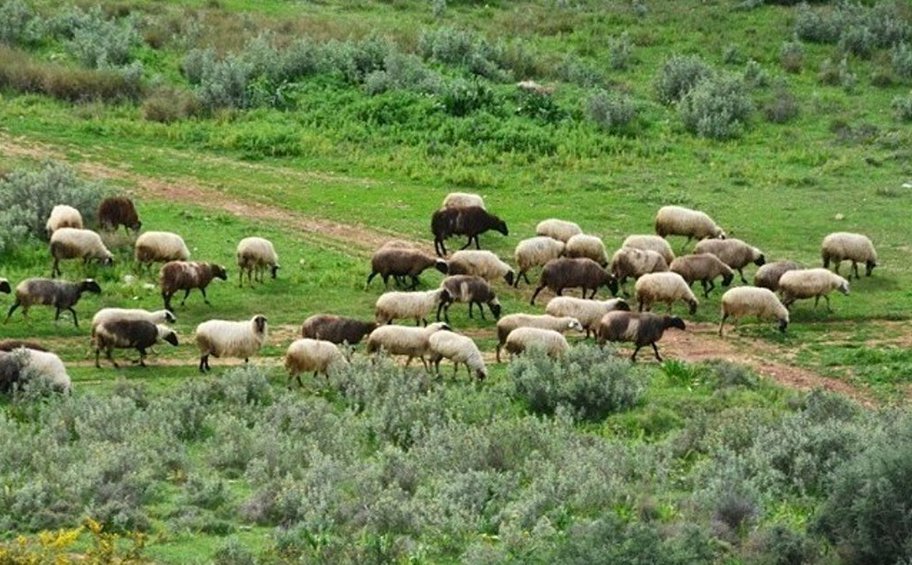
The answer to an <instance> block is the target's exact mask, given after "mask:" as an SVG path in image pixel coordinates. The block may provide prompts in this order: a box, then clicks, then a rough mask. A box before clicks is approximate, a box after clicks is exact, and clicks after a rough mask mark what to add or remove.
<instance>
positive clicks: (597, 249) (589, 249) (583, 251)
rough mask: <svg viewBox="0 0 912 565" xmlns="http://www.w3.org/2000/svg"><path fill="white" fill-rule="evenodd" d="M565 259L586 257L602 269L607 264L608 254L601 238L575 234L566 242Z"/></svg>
mask: <svg viewBox="0 0 912 565" xmlns="http://www.w3.org/2000/svg"><path fill="white" fill-rule="evenodd" d="M564 255H565V256H567V257H587V258H589V259H592V260H593V261H595V262H596V263H598V264H599V265H601V266H602V267H604V266H606V265H607V264H608V252H607V251H605V244H604V243H602V240H601V238H599V237H596V236H594V235H586V234H582V233H580V234H577V235H574V236H573V237H571V238H570V239H568V240H567V248H566V249H565V250H564Z"/></svg>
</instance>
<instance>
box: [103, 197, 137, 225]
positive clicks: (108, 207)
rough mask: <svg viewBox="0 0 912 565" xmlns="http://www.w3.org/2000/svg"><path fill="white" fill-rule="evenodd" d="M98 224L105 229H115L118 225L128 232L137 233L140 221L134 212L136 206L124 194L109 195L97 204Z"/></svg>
mask: <svg viewBox="0 0 912 565" xmlns="http://www.w3.org/2000/svg"><path fill="white" fill-rule="evenodd" d="M98 225H99V226H101V229H103V230H105V231H117V228H119V227H120V226H123V227H124V230H126V231H127V232H128V233H129V231H130V230H133V231H134V232H137V233H139V230H140V229H141V228H142V222H140V221H139V214H137V213H136V206H134V205H133V201H132V200H130V199H129V198H127V197H126V196H109V197H108V198H105V199H104V200H102V201H101V204H99V205H98Z"/></svg>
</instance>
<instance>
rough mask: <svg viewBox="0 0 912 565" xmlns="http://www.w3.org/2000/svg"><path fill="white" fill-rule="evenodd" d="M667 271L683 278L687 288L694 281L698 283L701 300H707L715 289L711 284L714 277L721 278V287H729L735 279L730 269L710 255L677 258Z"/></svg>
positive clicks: (713, 284)
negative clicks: (701, 291) (700, 289)
mask: <svg viewBox="0 0 912 565" xmlns="http://www.w3.org/2000/svg"><path fill="white" fill-rule="evenodd" d="M668 269H669V270H670V271H671V272H673V273H677V274H679V275H681V276H682V277H684V281H685V282H687V286H690V285H692V284H693V283H694V281H700V284H701V285H703V298H709V292H710V291H711V290H713V289H714V288H716V285H715V283H714V282H713V279H715V278H716V277H722V286H723V287H727V286H729V285H731V282H732V280H733V279H734V278H735V272H734V271H732V269H731V267H729V266H728V265H726V264H725V263H723V262H722V260H721V259H719V258H718V257H716V256H715V255H713V254H712V253H702V254H700V255H684V256H682V257H678V258H677V259H675V260H674V261H672V262H671V265H669V266H668Z"/></svg>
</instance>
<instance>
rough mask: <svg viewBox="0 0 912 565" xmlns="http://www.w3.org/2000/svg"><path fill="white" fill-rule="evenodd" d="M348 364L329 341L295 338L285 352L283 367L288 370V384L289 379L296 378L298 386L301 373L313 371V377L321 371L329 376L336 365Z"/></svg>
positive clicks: (289, 383) (289, 384)
mask: <svg viewBox="0 0 912 565" xmlns="http://www.w3.org/2000/svg"><path fill="white" fill-rule="evenodd" d="M345 365H348V361H347V360H346V359H345V356H344V355H342V352H341V351H339V348H338V347H336V345H335V344H334V343H332V342H329V341H323V340H320V339H308V338H304V339H296V340H294V341H293V342H291V345H289V346H288V351H286V352H285V369H286V370H287V371H288V386H289V387H290V386H291V379H297V381H298V386H304V383H302V382H301V373H306V372H308V371H311V372H313V376H314V378H317V375H318V374H320V373H322V374H323V375H324V376H325V377H326V378H329V372H330V371H335V370H336V369H337V368H338V367H343V366H345Z"/></svg>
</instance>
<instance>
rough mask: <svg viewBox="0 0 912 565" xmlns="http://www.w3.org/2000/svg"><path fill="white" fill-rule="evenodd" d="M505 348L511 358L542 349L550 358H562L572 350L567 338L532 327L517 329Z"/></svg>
mask: <svg viewBox="0 0 912 565" xmlns="http://www.w3.org/2000/svg"><path fill="white" fill-rule="evenodd" d="M504 347H506V349H507V353H509V354H510V357H511V358H512V357H513V355H517V354H519V353H524V352H525V351H527V350H529V349H541V350H543V351H544V352H545V353H546V354H547V355H548V357H560V356H562V355H563V354H564V353H566V352H567V351H569V350H570V344H569V343H567V338H565V337H564V336H562V335H561V334H560V333H559V332H556V331H554V330H545V329H542V328H530V327H524V328H516V329H515V330H513V331H512V332H510V335H508V336H507V341H506V343H505V344H504Z"/></svg>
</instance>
